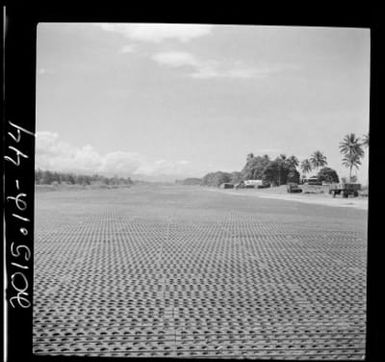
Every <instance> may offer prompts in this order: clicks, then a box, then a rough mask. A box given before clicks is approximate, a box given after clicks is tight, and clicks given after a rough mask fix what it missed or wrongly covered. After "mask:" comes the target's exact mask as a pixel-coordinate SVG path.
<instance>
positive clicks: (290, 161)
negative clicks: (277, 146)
mask: <svg viewBox="0 0 385 362" xmlns="http://www.w3.org/2000/svg"><path fill="white" fill-rule="evenodd" d="M286 163H287V165H288V166H289V168H297V167H298V165H299V161H298V158H297V157H295V156H294V155H293V156H290V157H289V158H288V159H287V160H286Z"/></svg>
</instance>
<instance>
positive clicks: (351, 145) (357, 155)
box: [339, 133, 369, 182]
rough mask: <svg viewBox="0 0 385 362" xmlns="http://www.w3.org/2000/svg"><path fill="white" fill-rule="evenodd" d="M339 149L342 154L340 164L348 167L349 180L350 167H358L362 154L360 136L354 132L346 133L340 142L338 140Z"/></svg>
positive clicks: (350, 174) (350, 176)
mask: <svg viewBox="0 0 385 362" xmlns="http://www.w3.org/2000/svg"><path fill="white" fill-rule="evenodd" d="M364 142H365V139H364ZM367 142H368V144H369V136H368V137H367ZM339 149H340V152H341V153H342V155H343V159H342V164H343V165H344V166H346V167H349V181H350V182H351V179H352V168H353V167H356V168H357V169H358V167H359V166H360V165H361V158H362V157H363V155H364V150H363V149H362V143H361V142H360V138H359V137H356V135H355V134H354V133H350V134H347V135H346V136H345V137H344V138H343V140H342V142H340V146H339Z"/></svg>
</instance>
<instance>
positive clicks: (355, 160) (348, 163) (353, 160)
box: [342, 153, 361, 182]
mask: <svg viewBox="0 0 385 362" xmlns="http://www.w3.org/2000/svg"><path fill="white" fill-rule="evenodd" d="M342 164H343V165H344V166H345V167H349V182H352V169H353V167H355V168H356V169H358V168H359V166H361V157H360V156H359V155H358V154H356V153H354V154H351V155H349V154H346V155H344V157H343V158H342Z"/></svg>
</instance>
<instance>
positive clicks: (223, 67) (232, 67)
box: [152, 51, 283, 79]
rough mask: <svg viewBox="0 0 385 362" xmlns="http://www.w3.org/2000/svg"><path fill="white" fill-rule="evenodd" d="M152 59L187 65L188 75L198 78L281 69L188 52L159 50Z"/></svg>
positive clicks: (245, 76)
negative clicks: (200, 56) (189, 70)
mask: <svg viewBox="0 0 385 362" xmlns="http://www.w3.org/2000/svg"><path fill="white" fill-rule="evenodd" d="M152 59H153V60H154V61H155V62H157V63H158V64H160V65H163V66H168V67H173V68H181V67H189V68H190V69H191V72H190V73H189V76H190V77H192V78H198V79H210V78H238V79H242V78H243V79H249V78H262V77H266V76H268V75H270V74H272V73H276V72H278V71H281V70H282V69H283V68H282V67H280V66H277V65H275V66H273V65H272V66H266V65H259V66H249V65H246V64H244V63H242V62H239V61H237V62H232V63H231V62H219V61H217V60H212V59H209V60H205V59H200V58H198V57H196V56H195V55H193V54H191V53H189V52H182V51H169V52H159V53H156V54H154V55H153V56H152Z"/></svg>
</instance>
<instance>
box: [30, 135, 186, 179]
mask: <svg viewBox="0 0 385 362" xmlns="http://www.w3.org/2000/svg"><path fill="white" fill-rule="evenodd" d="M189 166H190V163H189V161H187V160H177V161H170V160H157V161H152V160H148V159H147V158H146V157H145V156H143V155H141V154H139V153H137V152H126V151H114V152H109V153H107V154H105V155H101V154H100V153H98V152H97V151H96V150H95V149H94V147H93V146H91V145H85V146H82V147H77V146H74V145H72V144H70V143H68V142H63V141H61V140H60V139H59V135H58V134H57V133H54V132H47V131H44V132H37V134H36V168H40V169H43V170H51V171H63V172H74V173H84V174H92V173H99V174H106V175H115V174H116V175H119V176H133V175H137V174H143V175H148V176H156V175H184V174H185V173H186V172H188V171H189Z"/></svg>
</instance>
